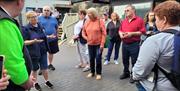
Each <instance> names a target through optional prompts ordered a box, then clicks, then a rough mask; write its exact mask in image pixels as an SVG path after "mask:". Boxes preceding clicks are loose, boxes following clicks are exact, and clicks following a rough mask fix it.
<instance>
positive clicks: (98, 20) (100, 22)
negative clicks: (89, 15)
mask: <svg viewBox="0 0 180 91" xmlns="http://www.w3.org/2000/svg"><path fill="white" fill-rule="evenodd" d="M98 22H99V28H100V31H101V32H102V28H101V22H100V19H98Z"/></svg>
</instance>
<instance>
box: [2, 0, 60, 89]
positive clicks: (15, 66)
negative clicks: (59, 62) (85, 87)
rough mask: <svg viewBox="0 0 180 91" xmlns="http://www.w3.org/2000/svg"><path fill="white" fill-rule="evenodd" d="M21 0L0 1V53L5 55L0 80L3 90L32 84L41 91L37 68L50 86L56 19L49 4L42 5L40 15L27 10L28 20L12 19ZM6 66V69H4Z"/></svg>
mask: <svg viewBox="0 0 180 91" xmlns="http://www.w3.org/2000/svg"><path fill="white" fill-rule="evenodd" d="M24 2H25V1H24V0H1V1H0V43H1V46H0V55H4V56H5V61H4V69H3V75H2V78H1V80H0V90H2V91H25V90H30V89H31V88H32V87H33V86H34V87H35V89H36V90H38V91H41V86H40V85H39V84H38V81H37V71H38V70H40V71H39V72H40V73H42V75H43V77H44V80H45V85H46V86H48V87H49V88H53V84H52V83H51V82H50V81H49V79H48V78H49V77H48V69H49V70H55V67H54V66H53V65H52V62H53V55H54V54H55V53H57V52H58V51H59V48H58V35H57V34H58V33H57V29H58V22H57V20H56V18H55V17H52V16H50V12H51V8H50V6H44V7H43V13H42V15H41V16H38V14H37V13H36V12H35V11H28V12H27V13H26V18H27V20H28V24H27V25H25V26H22V25H19V24H18V22H17V21H16V20H15V19H14V18H15V17H17V16H18V15H19V14H20V13H21V10H22V9H23V6H24ZM6 70H7V72H6Z"/></svg>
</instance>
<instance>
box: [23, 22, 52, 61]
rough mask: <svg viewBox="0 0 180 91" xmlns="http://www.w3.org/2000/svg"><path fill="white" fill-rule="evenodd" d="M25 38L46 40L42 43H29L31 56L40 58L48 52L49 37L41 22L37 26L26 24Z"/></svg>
mask: <svg viewBox="0 0 180 91" xmlns="http://www.w3.org/2000/svg"><path fill="white" fill-rule="evenodd" d="M23 38H24V40H33V39H42V40H44V41H43V42H41V43H35V44H31V45H27V48H28V50H29V54H30V56H31V58H39V57H41V55H42V54H44V53H47V50H48V48H49V47H48V43H47V37H46V34H45V33H44V30H43V27H42V26H41V25H40V24H39V23H38V26H37V27H34V26H32V25H31V24H28V25H26V26H25V27H24V29H23Z"/></svg>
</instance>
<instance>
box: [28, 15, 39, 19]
mask: <svg viewBox="0 0 180 91" xmlns="http://www.w3.org/2000/svg"><path fill="white" fill-rule="evenodd" d="M28 18H29V19H35V18H37V16H31V17H28Z"/></svg>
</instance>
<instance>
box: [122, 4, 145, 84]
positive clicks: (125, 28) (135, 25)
mask: <svg viewBox="0 0 180 91" xmlns="http://www.w3.org/2000/svg"><path fill="white" fill-rule="evenodd" d="M125 15H126V19H124V20H123V21H122V23H121V27H120V29H119V35H120V37H121V39H122V42H123V43H122V59H123V65H124V72H123V74H122V75H121V76H120V79H125V78H128V77H130V80H129V82H130V83H133V82H134V80H133V79H132V76H130V73H131V72H130V71H129V59H130V57H131V63H132V67H133V66H134V64H135V63H136V60H137V57H138V54H139V48H140V47H139V42H140V36H141V34H142V33H145V25H144V21H143V19H141V18H140V17H138V16H136V9H135V7H134V6H132V5H128V6H126V7H125Z"/></svg>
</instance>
